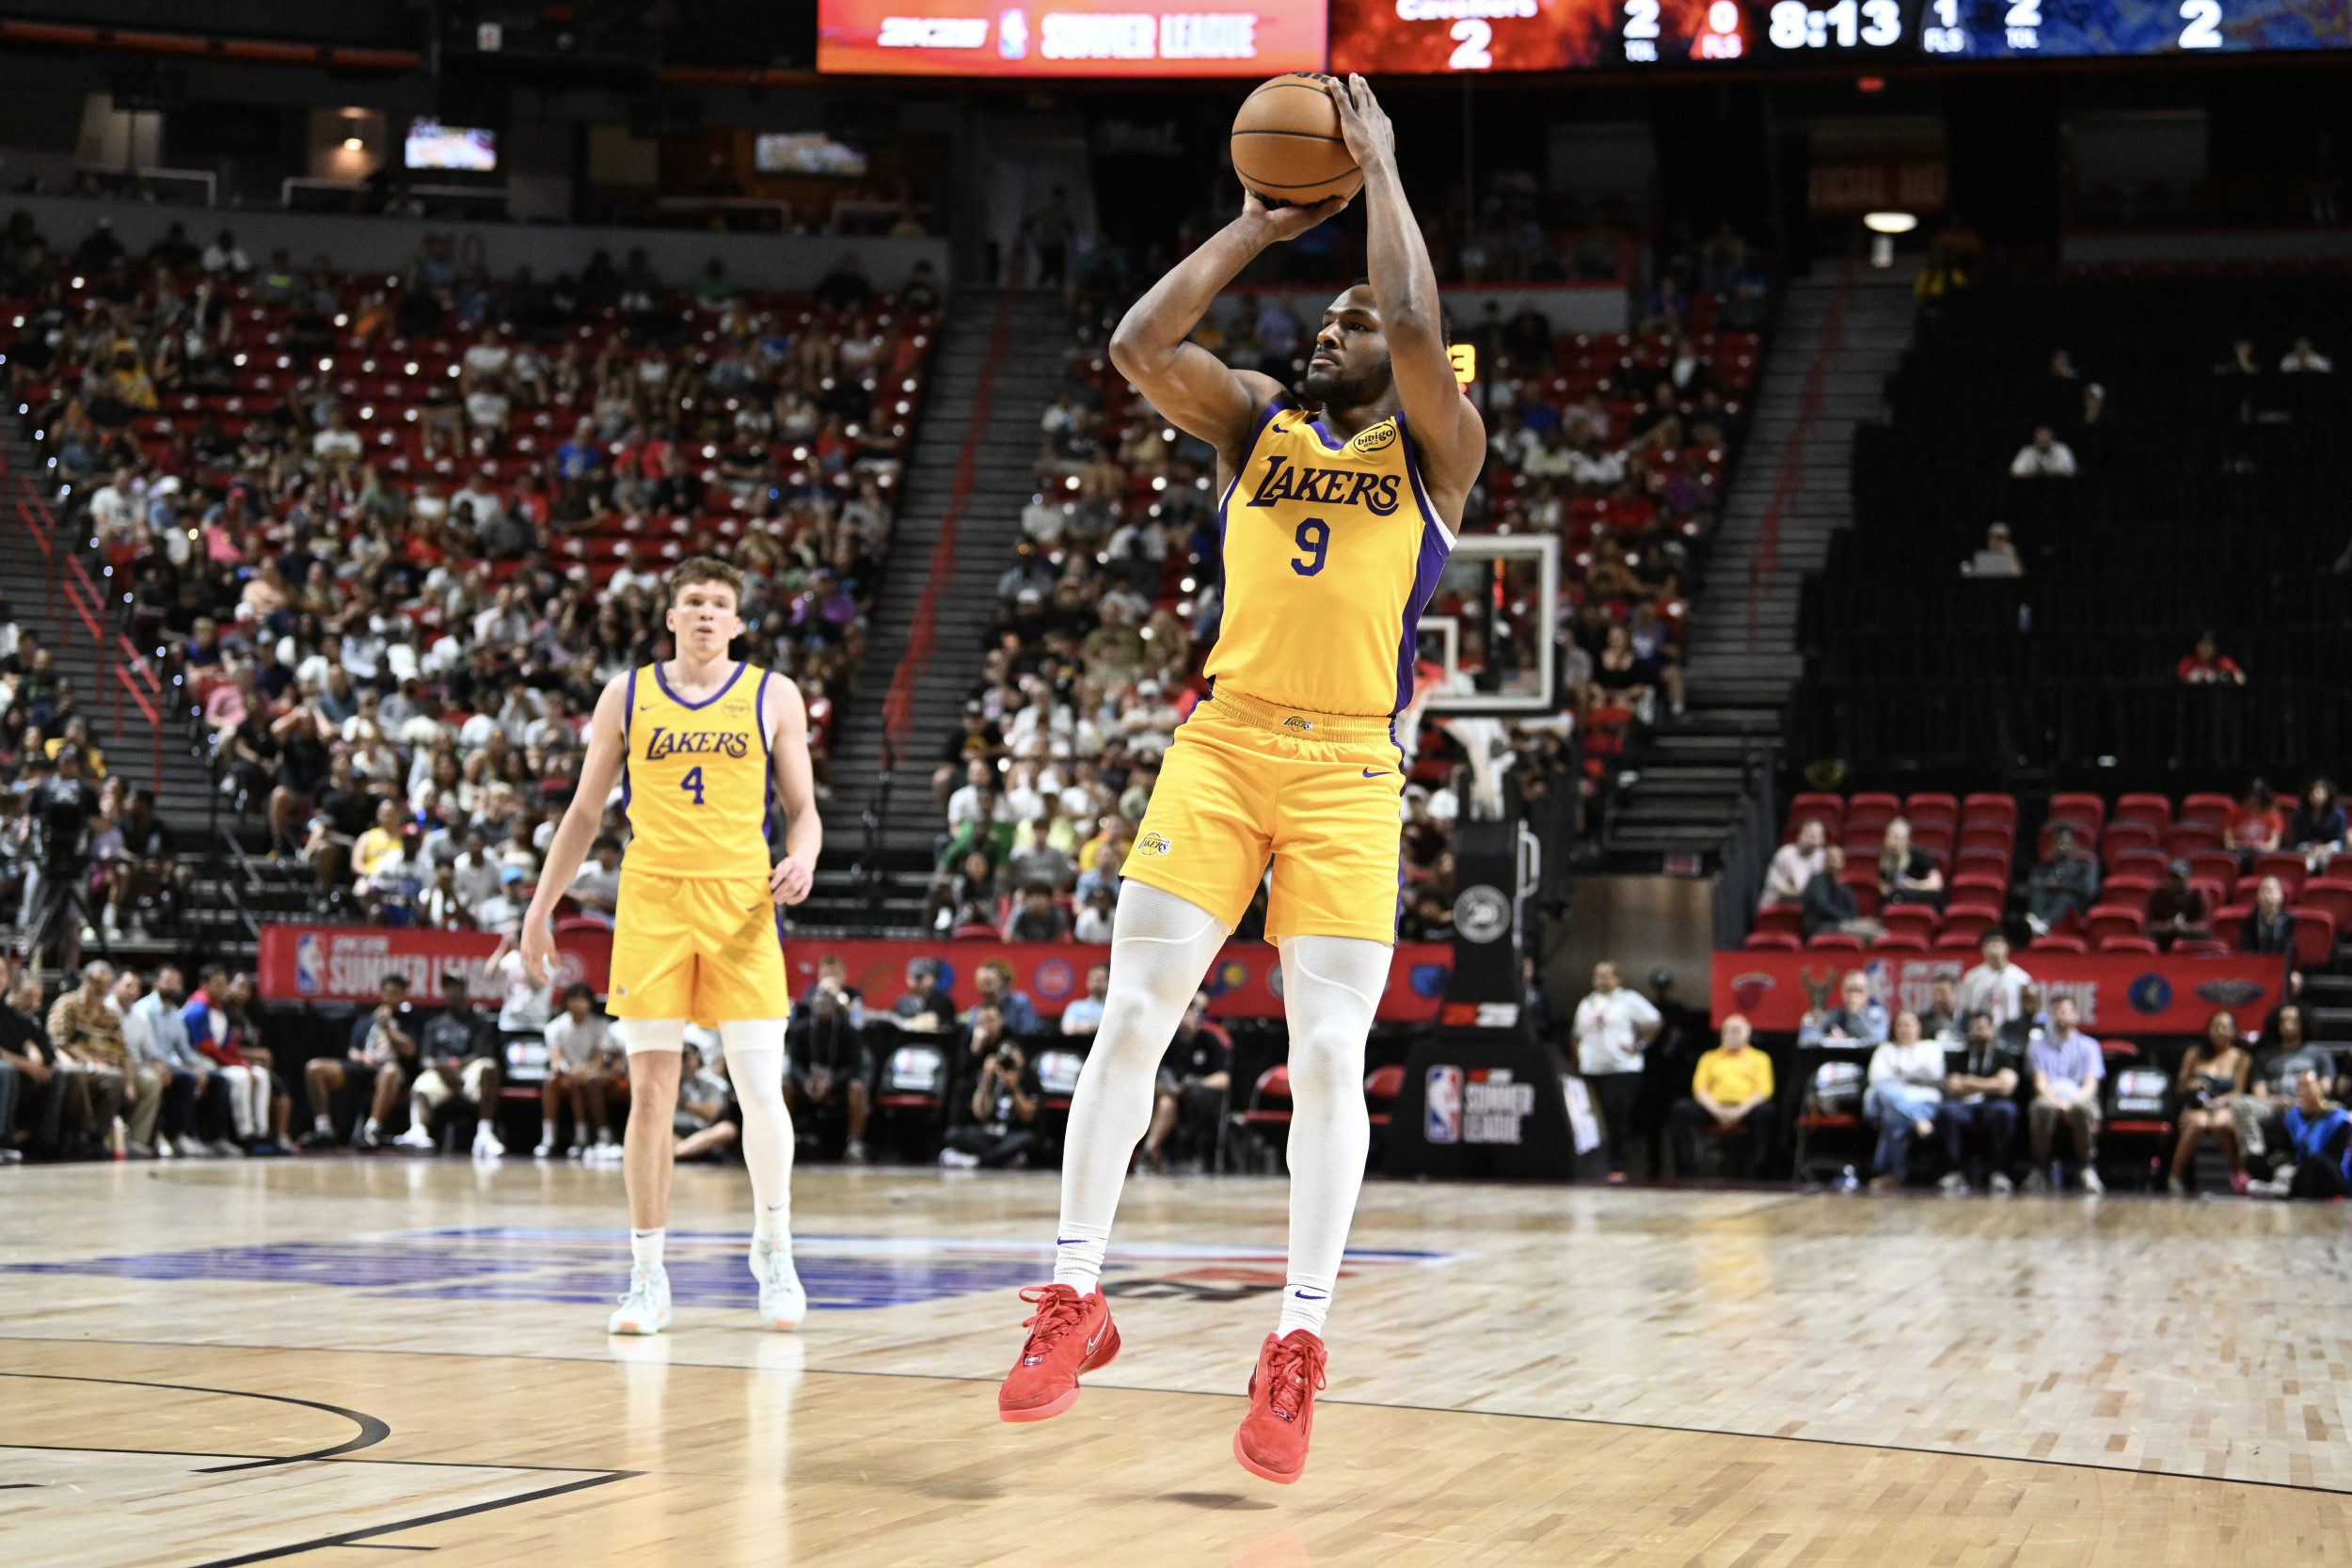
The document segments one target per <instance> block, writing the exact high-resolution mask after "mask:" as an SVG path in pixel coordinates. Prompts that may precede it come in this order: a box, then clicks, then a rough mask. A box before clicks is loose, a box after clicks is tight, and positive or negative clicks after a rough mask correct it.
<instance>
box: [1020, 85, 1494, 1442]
mask: <svg viewBox="0 0 2352 1568" xmlns="http://www.w3.org/2000/svg"><path fill="white" fill-rule="evenodd" d="M1327 90H1329V92H1330V93H1331V95H1332V97H1333V99H1334V100H1335V101H1336V103H1337V104H1338V107H1339V113H1340V122H1341V126H1342V129H1343V134H1344V135H1345V137H1346V141H1347V150H1348V151H1349V152H1350V153H1351V154H1352V155H1353V156H1354V157H1355V159H1356V162H1357V164H1358V166H1359V167H1360V168H1361V169H1362V170H1363V175H1364V187H1363V195H1364V203H1365V211H1366V226H1367V234H1366V242H1367V245H1368V247H1369V257H1370V270H1371V274H1372V277H1371V280H1370V282H1369V283H1368V284H1362V283H1359V284H1357V285H1355V286H1354V287H1351V288H1349V289H1347V290H1345V291H1344V292H1343V293H1341V294H1340V295H1339V296H1338V297H1337V298H1335V299H1334V300H1333V301H1332V302H1331V304H1330V306H1329V308H1328V309H1326V310H1325V311H1324V313H1323V324H1322V327H1321V329H1320V330H1319V331H1318V332H1317V333H1316V334H1315V341H1314V354H1313V357H1312V359H1311V362H1310V363H1309V366H1308V371H1307V375H1306V377H1305V379H1304V380H1303V381H1301V382H1300V384H1299V388H1298V390H1299V394H1300V396H1299V400H1298V401H1294V400H1293V399H1292V397H1291V396H1290V394H1289V393H1287V392H1286V391H1285V390H1284V389H1283V388H1281V387H1280V386H1279V384H1277V383H1276V382H1275V381H1273V380H1272V379H1270V378H1269V377H1267V376H1263V375H1261V374H1258V373H1256V372H1251V371H1237V370H1232V369H1231V368H1229V367H1227V366H1226V365H1225V364H1223V363H1222V362H1220V361H1219V360H1218V359H1216V357H1215V356H1213V355H1211V354H1209V353H1208V352H1207V351H1206V350H1204V349H1201V348H1200V347H1198V346H1197V345H1195V344H1192V343H1190V342H1187V341H1186V338H1187V336H1188V334H1189V333H1190V332H1191V331H1192V328H1193V326H1194V325H1195V324H1196V323H1197V322H1199V321H1200V318H1201V316H1202V314H1203V313H1204V312H1205V311H1206V310H1207V309H1208V308H1209V305H1210V302H1211V301H1212V300H1214V299H1215V298H1216V294H1217V292H1218V291H1219V290H1221V289H1222V288H1224V287H1225V285H1226V284H1228V283H1230V282H1232V279H1233V278H1234V277H1235V276H1236V275H1238V274H1239V273H1240V272H1241V270H1242V269H1243V268H1244V267H1245V266H1247V265H1248V263H1249V261H1250V260H1251V259H1252V258H1254V257H1255V256H1256V255H1257V254H1258V253H1259V252H1260V251H1261V250H1263V249H1264V248H1265V247H1266V246H1267V245H1272V244H1275V243H1276V242H1279V241H1282V240H1290V239H1295V238H1296V237H1297V236H1298V235H1300V234H1303V233H1305V232H1306V231H1307V230H1310V229H1312V228H1313V227H1314V226H1315V225H1317V224H1319V223H1321V222H1323V221H1324V220H1325V219H1326V218H1328V217H1330V216H1331V215H1332V214H1335V213H1337V212H1338V211H1339V210H1340V209H1341V208H1342V207H1343V206H1345V205H1346V202H1345V200H1344V199H1343V198H1334V199H1332V200H1329V201H1326V202H1324V203H1322V204H1321V205H1319V206H1315V207H1310V208H1303V209H1302V208H1284V209H1268V208H1267V207H1265V206H1264V205H1263V204H1262V203H1261V202H1260V201H1259V200H1258V198H1256V197H1255V196H1254V195H1249V196H1246V197H1245V199H1244V201H1243V206H1242V213H1241V215H1240V216H1239V217H1238V218H1236V219H1235V220H1234V221H1233V222H1232V223H1231V224H1229V225H1227V226H1226V228H1225V229H1224V230H1222V231H1221V232H1220V233H1218V234H1217V235H1216V237H1214V238H1213V239H1211V240H1210V241H1209V242H1208V243H1207V244H1205V245H1201V246H1200V248H1199V249H1198V250H1195V251H1194V252H1193V253H1192V254H1191V255H1190V256H1189V257H1187V258H1185V259H1184V261H1183V262H1182V263H1180V264H1179V265H1178V266H1177V268H1176V270H1175V271H1173V272H1171V273H1169V274H1168V276H1167V277H1164V278H1162V279H1161V280H1160V281H1159V283H1158V284H1157V285H1156V286H1155V287H1154V288H1153V289H1152V291H1151V293H1148V294H1146V295H1145V296H1144V297H1143V298H1142V299H1141V300H1139V301H1137V302H1136V306H1135V308H1134V309H1131V310H1129V311H1128V312H1127V316H1126V319H1125V320H1124V321H1122V322H1121V323H1120V327H1119V331H1118V334H1117V336H1116V337H1115V338H1114V339H1113V340H1112V343H1111V357H1112V360H1113V362H1114V363H1115V364H1117V365H1118V367H1119V369H1120V372H1122V373H1124V374H1125V375H1126V376H1127V378H1128V379H1129V380H1130V381H1133V382H1134V383H1135V384H1136V387H1137V388H1140V389H1141V390H1142V392H1143V394H1144V395H1145V396H1146V397H1147V398H1149V399H1150V400H1151V402H1152V406H1153V407H1155V408H1157V409H1158V410H1159V411H1160V412H1161V413H1162V414H1163V415H1165V416H1166V417H1167V418H1168V420H1171V421H1172V422H1173V423H1175V424H1177V425H1179V426H1182V427H1183V428H1184V430H1187V431H1189V432H1191V433H1192V434H1193V435H1195V436H1200V438H1201V439H1202V440H1204V441H1207V442H1209V443H1210V444H1211V445H1213V446H1214V447H1216V452H1217V486H1218V496H1219V500H1218V505H1217V519H1218V534H1219V541H1220V550H1221V552H1222V555H1223V573H1224V584H1225V610H1224V617H1223V624H1222V627H1221V629H1220V631H1219V633H1218V638H1217V643H1216V648H1215V649H1214V650H1213V651H1212V652H1211V654H1210V656H1209V660H1208V665H1207V673H1208V675H1209V677H1210V682H1211V685H1210V695H1209V696H1208V697H1207V698H1206V699H1204V700H1203V701H1202V702H1201V703H1200V705H1198V706H1196V707H1195V708H1194V710H1193V712H1192V715H1191V717H1190V718H1189V719H1187V720H1186V721H1185V722H1184V725H1183V727H1182V728H1180V729H1179V730H1178V731H1177V732H1176V744H1175V746H1174V748H1173V749H1172V750H1170V751H1169V752H1168V756H1167V759H1166V761H1165V763H1164V765H1163V767H1162V768H1161V771H1160V782H1159V786H1158V788H1157V789H1156V790H1155V791H1154V792H1153V794H1152V803H1151V806H1150V808H1149V810H1148V811H1147V812H1146V813H1145V816H1144V819H1143V823H1142V827H1141V831H1140V832H1139V834H1138V836H1137V838H1136V847H1135V852H1134V853H1132V854H1130V855H1129V856H1128V857H1127V861H1126V863H1125V865H1124V867H1123V869H1124V872H1125V875H1126V879H1127V885H1126V887H1125V889H1124V890H1123V891H1122V893H1121V895H1120V901H1119V912H1118V915H1117V919H1116V924H1115V925H1114V927H1113V931H1112V939H1111V980H1110V992H1109V994H1108V995H1107V996H1106V997H1105V998H1104V1006H1103V1022H1102V1026H1101V1028H1100V1030H1099V1032H1098V1033H1097V1034H1096V1036H1095V1043H1094V1049H1093V1051H1092V1053H1090V1054H1089V1056H1088V1058H1087V1064H1086V1069H1085V1071H1084V1073H1083V1074H1082V1075H1081V1076H1080V1078H1079V1081H1078V1088H1077V1093H1076V1095H1075V1096H1074V1098H1073V1103H1072V1105H1071V1111H1070V1130H1069V1134H1068V1139H1067V1142H1066V1145H1065V1152H1064V1157H1063V1163H1062V1187H1061V1224H1060V1228H1059V1229H1058V1230H1057V1232H1056V1238H1057V1240H1056V1248H1055V1262H1054V1282H1053V1283H1052V1284H1051V1285H1047V1286H1041V1287H1037V1288H1034V1289H1032V1290H1029V1291H1024V1292H1023V1299H1024V1300H1025V1301H1027V1302H1029V1303H1031V1304H1032V1305H1033V1306H1034V1307H1036V1315H1035V1316H1034V1317H1032V1318H1030V1319H1028V1320H1027V1322H1026V1323H1025V1326H1026V1327H1027V1328H1028V1329H1029V1330H1030V1333H1029V1337H1028V1340H1027V1342H1026V1343H1025V1345H1024V1346H1023V1348H1022V1352H1021V1355H1020V1359H1019V1360H1018V1361H1017V1362H1016V1363H1015V1365H1014V1367H1013V1370H1012V1371H1011V1372H1010V1374H1009V1375H1008V1376H1007V1377H1006V1379H1005V1383H1004V1386H1003V1387H1002V1389H1001V1390H1000V1391H999V1393H998V1396H997V1413H998V1415H1000V1416H1001V1417H1002V1418H1004V1419H1006V1420H1009V1421H1034V1420H1042V1419H1044V1418H1046V1417H1049V1416H1054V1415H1058V1414H1059V1413H1060V1412H1062V1411H1064V1410H1067V1409H1068V1408H1069V1407H1070V1406H1071V1404H1072V1403H1073V1402H1074V1401H1075V1400H1076V1399H1077V1397H1078V1376H1079V1374H1080V1373H1081V1372H1084V1371H1088V1370H1092V1369H1094V1368H1097V1367H1100V1366H1103V1365H1104V1363H1106V1362H1108V1361H1109V1360H1110V1359H1111V1357H1112V1356H1113V1355H1115V1354H1118V1351H1119V1335H1118V1331H1117V1330H1116V1329H1115V1328H1114V1327H1113V1326H1112V1324H1111V1319H1110V1308H1109V1307H1108V1305H1107V1304H1106V1303H1105V1302H1104V1298H1103V1294H1102V1291H1101V1286H1100V1276H1101V1274H1102V1269H1103V1255H1104V1246H1105V1243H1106V1242H1107V1239H1108V1237H1109V1234H1110V1225H1111V1217H1112V1215H1113V1213H1114V1212H1116V1211H1117V1209H1118V1207H1119V1195H1120V1185H1121V1184H1122V1182H1123V1181H1124V1180H1125V1177H1126V1171H1127V1164H1128V1161H1129V1158H1130V1157H1131V1156H1132V1155H1133V1153H1134V1151H1135V1148H1136V1141H1137V1140H1138V1139H1140V1138H1141V1137H1142V1136H1143V1135H1144V1132H1145V1129H1146V1127H1147V1126H1148V1125H1149V1123H1150V1121H1151V1117H1152V1072H1153V1069H1154V1067H1155V1065H1156V1064H1157V1063H1158V1061H1159V1059H1160V1055H1161V1053H1162V1052H1163V1051H1164V1050H1165V1049H1166V1047H1167V1045H1168V1039H1169V1037H1170V1036H1171V1035H1172V1034H1173V1032H1174V1030H1175V1027H1176V1023H1177V1020H1178V1019H1179V1017H1180V1016H1181V1015H1182V1014H1183V1012H1184V1006H1185V1004H1186V1003H1187V1002H1188V1001H1189V1000H1190V999H1191V997H1192V994H1193V991H1194V990H1195V988H1196V987H1198V986H1199V985H1200V978H1201V975H1202V974H1203V973H1204V972H1205V971H1206V970H1207V968H1208V966H1209V963H1210V961H1211V960H1212V959H1213V958H1215V957H1216V952H1217V949H1218V948H1219V947H1220V946H1221V945H1222V944H1223V942H1224V941H1225V939H1226V937H1227V935H1228V934H1229V933H1230V932H1231V931H1232V928H1233V927H1234V924H1235V923H1236V922H1237V921H1238V920H1239V919H1240V917H1241V915H1242V912H1243V911H1244V910H1245V909H1247V907H1248V903H1249V899H1250V896H1251V895H1252V894H1253V893H1254V892H1255V891H1256V888H1257V886H1258V879H1259V877H1260V875H1261V874H1262V872H1263V870H1264V868H1265V865H1266V863H1267V860H1268V858H1269V857H1271V859H1272V861H1273V866H1274V873H1273V893H1272V896H1271V899H1270V901H1269V903H1268V906H1267V916H1266V937H1267V940H1269V941H1271V942H1274V943H1275V944H1276V945H1277V946H1278V947H1279V949H1280V952H1281V956H1282V960H1281V961H1282V979H1283V1006H1284V1009H1285V1012H1286V1014H1287V1017H1288V1020H1289V1023H1290V1037H1291V1044H1290V1078H1291V1092H1292V1096H1293V1101H1292V1103H1293V1116H1292V1121H1291V1131H1290V1147H1289V1156H1290V1168H1291V1197H1290V1265H1289V1275H1288V1282H1287V1285H1286V1286H1285V1288H1284V1290H1283V1292H1282V1314H1281V1319H1280V1321H1279V1323H1277V1324H1276V1325H1275V1328H1274V1332H1272V1333H1270V1334H1268V1335H1267V1336H1266V1338H1265V1342H1264V1343H1263V1346H1262V1347H1261V1348H1260V1350H1259V1353H1258V1364H1257V1367H1256V1370H1254V1371H1253V1372H1252V1373H1251V1375H1250V1382H1249V1413H1248V1416H1247V1417H1246V1418H1244V1420H1243V1421H1242V1424H1241V1428H1240V1430H1239V1431H1238V1432H1237V1433H1235V1434H1234V1438H1233V1454H1234V1457H1235V1458H1236V1459H1238V1460H1239V1461H1240V1462H1241V1464H1242V1465H1243V1466H1244V1467H1245V1468H1247V1469H1248V1470H1249V1471H1251V1472H1252V1473H1254V1474H1256V1475H1259V1476H1262V1477H1263V1478H1265V1479H1266V1480H1268V1481H1283V1482H1288V1481H1296V1480H1297V1479H1298V1477H1299V1475H1300V1474H1301V1472H1302V1471H1303V1470H1304V1469H1305V1467H1306V1461H1307V1448H1308V1443H1309V1440H1310V1437H1311V1428H1312V1422H1313V1416H1314V1393H1315V1390H1316V1389H1317V1388H1319V1387H1321V1386H1323V1382H1324V1365H1325V1350H1324V1342H1323V1338H1322V1333H1323V1326H1324V1316H1325V1313H1326V1312H1327V1310H1328V1309H1329V1305H1330V1298H1331V1291H1332V1287H1333V1285H1334V1284H1335V1282H1336V1280H1337V1278H1338V1275H1339V1268H1340V1259H1341V1255H1342V1253H1343V1251H1344V1249H1345V1247H1346V1244H1347V1228H1348V1224H1349V1221H1350V1219H1351V1218H1352V1217H1353V1215H1354V1212H1355V1208H1356V1196H1357V1189H1358V1187H1359V1185H1360V1184H1361V1182H1362V1180H1363V1170H1364V1159H1365V1155H1366V1152H1367V1149H1368V1147H1369V1143H1370V1137H1371V1129H1370V1125H1369V1122H1368V1120H1367V1117H1366V1113H1365V1107H1364V1098H1363V1072H1364V1039H1365V1037H1366V1035H1367V1034H1368V1033H1369V1032H1370V1031H1371V1027H1372V1021H1373V1015H1374V1012H1375V1009H1376V1007H1377V1006H1378V1003H1379V999H1380V993H1381V991H1382V990H1384V989H1385V988H1386V987H1387V984H1388V977H1389V964H1390V958H1391V952H1392V950H1393V947H1394V943H1395V939H1396V890H1397V852H1398V828H1397V823H1398V818H1399V815H1400V814H1399V811H1398V799H1399V796H1400V794H1401V793H1402V791H1403V789H1404V787H1405V779H1404V768H1405V765H1406V758H1405V756H1404V754H1403V752H1402V751H1401V750H1400V749H1399V747H1398V745H1397V742H1396V739H1395V735H1394V731H1393V729H1392V727H1391V725H1392V721H1393V719H1394V717H1395V715H1396V713H1397V712H1398V711H1399V710H1400V709H1401V708H1403V707H1404V706H1405V705H1406V702H1407V701H1409V700H1410V698H1411V696H1412V678H1413V656H1414V651H1415V641H1416V627H1417V624H1418V622H1419V621H1420V618H1421V612H1422V607H1423V606H1424V605H1426V604H1427V603H1428V600H1429V596H1430V594H1431V593H1432V592H1433V591H1434V590H1435V588H1436V586H1437V579H1438V573H1439V572H1440V571H1441V570H1442V569H1443V568H1444V565H1445V562H1446V557H1447V554H1448V552H1449V551H1450V550H1451V549H1452V547H1453V544H1454V528H1455V527H1456V526H1457V525H1458V524H1459V522H1460V519H1461V515H1462V502H1463V499H1464V498H1465V497H1466V496H1467V495H1468V493H1469V491H1470V485H1471V483H1473V482H1474V481H1475V480H1476V479H1477V477H1478V472H1479V469H1480V467H1481V466H1482V465H1483V463H1484V460H1485V457H1486V432H1485V430H1484V428H1483V427H1482V425H1481V424H1480V422H1479V419H1478V415H1477V412H1476V411H1475V410H1474V409H1473V408H1472V407H1471V406H1470V403H1469V401H1468V400H1467V399H1465V398H1464V397H1463V396H1462V393H1461V389H1460V388H1459V387H1458V385H1457V384H1456V383H1455V381H1454V369H1453V365H1452V362H1451V360H1450V358H1449V357H1448V355H1447V353H1446V340H1445V329H1444V320H1443V316H1442V314H1441V311H1440V307H1439V304H1438V279H1437V274H1436V273H1435V271H1433V270H1432V268H1431V266H1430V264H1429V254H1428V251H1427V250H1426V248H1425V247H1424V246H1423V245H1422V237H1421V230H1420V228H1419V226H1418V225H1417V224H1416V223H1415V222H1414V220H1413V213H1412V209H1411V207H1410V206H1409V205H1408V204H1407V203H1406V199H1405V191H1404V188H1403V186H1402V185H1401V184H1400V183H1399V181H1398V176H1397V168H1396V156H1395V152H1396V147H1395V135H1394V132H1393V131H1392V129H1391V126H1390V123H1389V119H1388V116H1387V115H1386V114H1385V113H1383V112H1382V111H1381V108H1380V106H1379V103H1377V102H1376V101H1375V99H1374V97H1373V94H1372V89H1371V88H1370V87H1368V86H1367V85H1366V84H1365V83H1364V80H1363V79H1362V78H1361V77H1359V76H1351V77H1349V78H1348V79H1347V81H1346V82H1345V83H1340V82H1337V81H1333V82H1330V83H1328V84H1327Z"/></svg>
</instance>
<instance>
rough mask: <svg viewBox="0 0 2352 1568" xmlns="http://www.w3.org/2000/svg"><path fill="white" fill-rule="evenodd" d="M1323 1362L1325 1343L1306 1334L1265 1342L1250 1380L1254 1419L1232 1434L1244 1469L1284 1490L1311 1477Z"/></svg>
mask: <svg viewBox="0 0 2352 1568" xmlns="http://www.w3.org/2000/svg"><path fill="white" fill-rule="evenodd" d="M1323 1359H1324V1350H1323V1341H1322V1340H1321V1339H1318V1338H1315V1337H1314V1336H1313V1335H1311V1334H1310V1333H1308V1332H1307V1331H1306V1330H1305V1329H1303V1328H1294V1329H1292V1330H1291V1331H1290V1333H1289V1334H1287V1335H1285V1336H1284V1337H1283V1338H1279V1339H1277V1338H1275V1337H1274V1336H1273V1335H1271V1334H1269V1335H1267V1336H1266V1337H1265V1343H1264V1344H1263V1345H1261V1346H1260V1347H1259V1348H1258V1365H1257V1368H1256V1370H1253V1371H1251V1372H1250V1374H1249V1414H1248V1415H1247V1416H1245V1417H1243V1418H1242V1423H1241V1430H1240V1431H1238V1432H1236V1433H1233V1457H1234V1458H1235V1459H1238V1460H1240V1461H1241V1467H1242V1468H1243V1469H1245V1470H1247V1471H1248V1472H1249V1473H1250V1474H1251V1475H1253V1476H1262V1477H1263V1478H1264V1479H1265V1480H1267V1481H1276V1482H1279V1484H1281V1485H1283V1486H1288V1485H1289V1484H1290V1483H1291V1482H1293V1481H1296V1480H1297V1479H1298V1478H1299V1477H1300V1476H1301V1475H1303V1474H1304V1473H1305V1472H1306V1469H1307V1444H1308V1442H1309V1440H1310V1439H1311V1438H1312V1437H1313V1436H1314V1430H1315V1390H1316V1389H1318V1388H1320V1387H1322V1386H1323Z"/></svg>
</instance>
